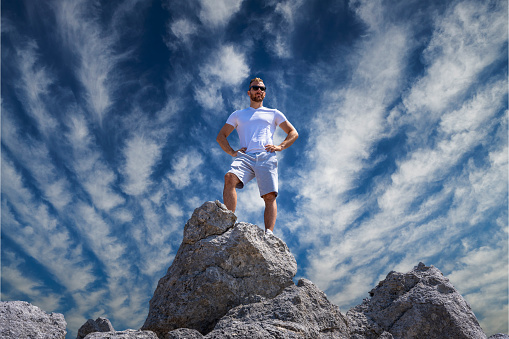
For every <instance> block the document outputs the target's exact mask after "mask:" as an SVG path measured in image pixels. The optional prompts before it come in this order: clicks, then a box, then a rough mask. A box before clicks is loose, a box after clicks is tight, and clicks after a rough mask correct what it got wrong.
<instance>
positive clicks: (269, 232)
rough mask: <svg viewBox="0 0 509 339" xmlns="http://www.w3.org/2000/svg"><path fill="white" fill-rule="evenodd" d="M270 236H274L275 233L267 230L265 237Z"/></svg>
mask: <svg viewBox="0 0 509 339" xmlns="http://www.w3.org/2000/svg"><path fill="white" fill-rule="evenodd" d="M268 235H274V233H272V231H271V230H269V229H268V228H267V229H266V230H265V236H268Z"/></svg>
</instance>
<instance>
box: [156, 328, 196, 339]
mask: <svg viewBox="0 0 509 339" xmlns="http://www.w3.org/2000/svg"><path fill="white" fill-rule="evenodd" d="M202 338H203V335H202V334H201V333H200V332H198V331H197V330H192V329H190V328H179V329H176V330H173V331H170V332H168V333H167V334H166V335H165V336H164V339H202Z"/></svg>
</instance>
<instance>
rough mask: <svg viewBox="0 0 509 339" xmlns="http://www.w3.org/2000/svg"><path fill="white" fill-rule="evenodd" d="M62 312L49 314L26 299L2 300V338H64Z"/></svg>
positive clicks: (0, 313)
mask: <svg viewBox="0 0 509 339" xmlns="http://www.w3.org/2000/svg"><path fill="white" fill-rule="evenodd" d="M66 326H67V323H66V322H65V319H64V315H63V314H61V313H51V314H47V313H46V312H44V311H42V310H41V309H40V308H39V307H37V306H34V305H31V304H29V303H27V302H26V301H0V338H34V339H36V338H41V339H42V338H45V339H64V338H65V335H66V333H67V331H66V330H65V328H66Z"/></svg>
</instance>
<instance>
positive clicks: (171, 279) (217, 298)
mask: <svg viewBox="0 0 509 339" xmlns="http://www.w3.org/2000/svg"><path fill="white" fill-rule="evenodd" d="M235 221H236V217H235V215H234V214H233V213H232V212H231V211H229V210H228V209H227V208H226V206H224V205H223V204H221V203H220V202H218V201H216V202H206V203H204V204H203V205H202V206H201V207H199V208H197V209H196V210H195V211H194V213H193V215H192V217H191V219H189V221H188V222H187V224H186V225H185V228H184V240H183V241H182V244H181V245H180V248H179V250H178V252H177V255H176V256H175V259H174V260H173V263H172V264H171V266H170V268H169V269H168V271H167V273H166V275H165V276H164V277H163V278H161V279H160V280H159V283H158V286H157V288H156V290H155V292H154V296H153V298H152V300H151V301H150V308H149V314H148V317H147V319H146V321H145V324H144V325H143V327H142V329H144V330H152V331H154V332H156V333H157V334H158V336H160V337H162V336H163V335H165V334H166V333H167V332H169V331H171V330H174V329H178V328H189V329H195V330H198V331H199V332H201V333H203V334H206V333H208V332H210V331H211V330H212V329H213V328H214V326H215V324H216V323H217V321H218V320H219V319H220V318H221V317H222V316H224V315H225V314H226V313H227V312H228V311H229V310H230V309H232V308H233V307H235V306H238V305H242V304H248V303H252V302H258V301H261V300H264V299H265V298H274V297H276V296H277V295H278V294H280V293H281V292H282V291H283V290H284V289H285V288H286V287H288V286H290V285H294V284H293V281H292V278H293V277H294V276H295V273H296V272H297V263H296V261H295V258H294V257H293V255H292V254H291V253H290V250H289V249H288V246H287V245H286V244H285V243H284V242H283V241H282V240H281V239H279V238H277V237H275V236H270V237H265V235H264V231H263V230H261V229H260V228H259V227H258V226H256V225H252V224H249V223H245V222H240V223H235Z"/></svg>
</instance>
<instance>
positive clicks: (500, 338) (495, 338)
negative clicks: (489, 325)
mask: <svg viewBox="0 0 509 339" xmlns="http://www.w3.org/2000/svg"><path fill="white" fill-rule="evenodd" d="M488 339H509V335H507V334H503V333H497V334H494V335H491V336H490V337H489V338H488Z"/></svg>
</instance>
